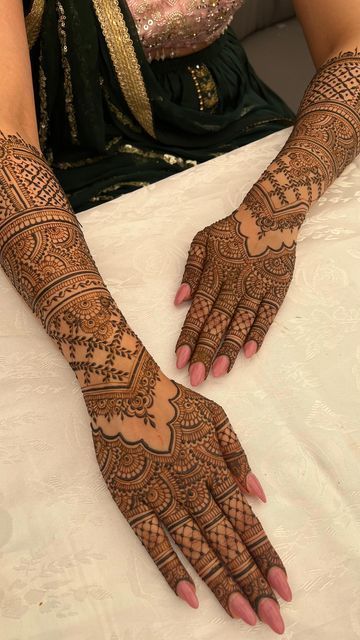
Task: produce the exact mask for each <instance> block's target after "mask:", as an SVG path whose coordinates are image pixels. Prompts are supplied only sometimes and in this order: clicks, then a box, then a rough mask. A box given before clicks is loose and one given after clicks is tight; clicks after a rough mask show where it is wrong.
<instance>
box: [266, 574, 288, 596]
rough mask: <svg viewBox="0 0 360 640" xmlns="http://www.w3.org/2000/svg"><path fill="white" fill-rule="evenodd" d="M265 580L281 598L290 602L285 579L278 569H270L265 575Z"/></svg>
mask: <svg viewBox="0 0 360 640" xmlns="http://www.w3.org/2000/svg"><path fill="white" fill-rule="evenodd" d="M267 579H268V582H269V584H270V585H271V586H272V588H273V589H275V590H276V591H277V592H278V594H279V596H281V598H283V599H284V600H286V602H290V601H291V600H292V593H291V589H290V587H289V583H288V581H287V577H286V575H285V573H284V571H283V570H282V569H280V567H271V569H270V571H269V573H268V575H267Z"/></svg>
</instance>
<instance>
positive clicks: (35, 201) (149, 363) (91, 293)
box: [0, 132, 157, 426]
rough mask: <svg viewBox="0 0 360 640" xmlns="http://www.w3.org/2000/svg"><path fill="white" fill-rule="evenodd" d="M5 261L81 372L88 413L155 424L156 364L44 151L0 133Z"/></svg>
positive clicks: (0, 249) (0, 226) (1, 251)
mask: <svg viewBox="0 0 360 640" xmlns="http://www.w3.org/2000/svg"><path fill="white" fill-rule="evenodd" d="M0 260H1V265H2V267H3V269H4V271H5V273H6V275H7V276H8V278H9V279H10V280H11V282H12V283H13V285H14V286H15V288H16V289H17V291H18V292H19V293H20V295H21V296H22V297H23V299H24V300H25V302H26V303H27V304H28V306H29V307H30V308H31V309H32V311H33V313H34V314H35V315H36V316H37V317H38V318H39V319H40V321H41V322H42V324H43V326H44V328H45V330H46V331H47V333H48V334H49V336H50V337H51V338H52V339H53V340H54V341H55V343H56V344H57V346H58V348H59V349H60V351H61V352H62V354H63V355H64V356H65V358H66V359H67V361H68V362H69V364H70V366H71V367H72V369H73V371H74V372H75V375H76V376H77V378H78V380H79V383H80V385H81V388H82V390H83V394H84V399H85V402H86V404H87V406H88V409H89V411H90V414H91V415H94V413H95V412H96V411H98V412H99V411H100V407H101V410H102V411H103V414H104V415H105V416H106V419H107V420H108V421H109V420H111V417H112V416H113V415H114V412H115V411H116V412H117V414H118V415H120V416H121V417H122V419H123V417H124V416H125V415H136V416H138V417H141V418H142V419H144V420H145V422H147V423H148V424H150V425H151V426H154V420H153V416H152V414H151V412H150V411H149V409H150V407H151V405H152V401H153V395H154V388H155V384H156V381H157V373H156V365H155V363H154V362H153V360H152V358H151V356H150V355H149V354H148V353H147V352H146V350H145V349H144V347H143V345H142V344H141V342H140V340H139V339H138V338H137V336H136V335H135V333H134V332H133V331H132V330H131V329H130V327H129V326H128V324H127V323H126V320H125V318H124V317H123V315H122V314H121V312H120V310H119V308H118V307H117V305H116V303H115V301H114V299H113V298H112V296H111V294H110V292H109V290H108V289H107V287H106V286H105V284H104V282H103V279H102V277H101V275H100V273H99V271H98V269H97V267H96V264H95V262H94V260H93V258H92V256H91V254H90V252H89V249H88V247H87V244H86V241H85V238H84V235H83V232H82V229H81V225H80V223H79V221H78V219H77V217H76V215H75V214H74V212H73V210H72V208H71V205H70V203H69V202H68V200H67V198H66V196H65V194H64V192H63V190H62V188H61V186H60V184H59V183H58V181H57V180H56V178H55V176H54V174H53V172H52V170H51V169H50V167H49V166H48V164H47V162H46V160H45V158H44V156H43V155H42V153H41V152H40V151H39V150H38V149H37V148H36V147H34V146H33V145H31V144H28V143H27V142H26V141H25V140H23V138H22V137H21V136H20V135H18V134H17V135H9V136H6V135H5V134H4V133H2V132H1V137H0ZM119 398H121V401H120V400H119Z"/></svg>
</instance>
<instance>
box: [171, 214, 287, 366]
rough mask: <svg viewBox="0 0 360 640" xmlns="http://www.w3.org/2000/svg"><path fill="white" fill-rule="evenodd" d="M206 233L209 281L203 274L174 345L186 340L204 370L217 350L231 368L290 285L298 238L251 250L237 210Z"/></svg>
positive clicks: (194, 263) (193, 270) (195, 265)
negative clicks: (254, 253)
mask: <svg viewBox="0 0 360 640" xmlns="http://www.w3.org/2000/svg"><path fill="white" fill-rule="evenodd" d="M205 238H206V266H205V267H204V274H206V273H208V272H211V273H212V274H213V277H212V281H211V282H209V277H207V279H206V280H207V281H206V280H205V281H204V280H202V281H201V283H200V285H199V287H198V289H197V290H196V294H195V296H194V299H193V304H192V306H191V308H190V311H189V313H188V315H187V317H186V320H185V323H184V327H183V330H182V332H181V335H180V337H179V340H178V342H177V345H176V349H178V348H179V347H180V346H182V345H184V344H187V345H189V346H190V347H191V349H192V351H193V354H192V358H191V362H203V363H204V364H205V368H206V372H208V371H209V369H210V366H211V364H212V361H213V358H214V356H215V354H216V353H217V355H227V356H228V358H229V360H230V368H231V367H232V366H233V364H234V362H235V359H236V357H237V355H238V353H239V350H240V348H241V346H242V345H243V343H244V341H245V339H246V338H247V339H248V340H249V339H253V340H255V341H256V342H257V344H258V346H259V347H260V345H261V344H262V341H263V339H264V337H265V334H266V331H267V329H268V327H269V326H270V324H271V322H272V321H273V319H274V318H275V315H276V313H277V311H278V309H279V307H280V305H281V303H282V301H283V300H284V298H285V295H286V292H287V290H288V287H289V285H290V281H291V278H292V275H293V271H294V266H295V246H296V243H295V241H294V240H292V241H290V243H289V246H287V245H286V243H284V242H282V243H281V245H280V246H279V247H278V248H277V249H272V248H269V247H266V248H263V247H261V253H259V254H258V255H250V254H249V250H248V247H247V239H248V238H247V236H246V235H244V233H243V230H242V223H241V221H239V220H238V211H234V212H233V213H232V214H231V215H230V216H228V217H227V218H225V219H223V220H220V221H219V222H217V223H215V224H213V225H211V226H210V227H207V229H205V230H204V232H202V235H201V237H200V239H201V241H202V242H203V241H204V240H205ZM198 246H199V236H198V237H197V238H196V247H198ZM196 247H195V249H194V250H193V251H192V252H190V257H189V261H188V264H187V269H190V274H193V275H192V277H190V278H188V277H187V276H184V280H186V281H187V282H189V280H190V281H191V284H193V282H194V274H197V273H200V264H199V258H198V256H199V254H200V255H201V252H200V251H199V250H198V249H197V248H196ZM195 277H196V276H195ZM214 283H216V286H215V287H214ZM224 336H226V337H225V339H224V340H223V338H224Z"/></svg>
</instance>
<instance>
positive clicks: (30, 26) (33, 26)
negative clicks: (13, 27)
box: [25, 0, 45, 49]
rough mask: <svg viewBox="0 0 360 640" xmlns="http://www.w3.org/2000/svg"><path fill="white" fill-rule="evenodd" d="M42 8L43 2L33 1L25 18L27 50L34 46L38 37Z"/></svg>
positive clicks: (43, 0)
mask: <svg viewBox="0 0 360 640" xmlns="http://www.w3.org/2000/svg"><path fill="white" fill-rule="evenodd" d="M44 7H45V0H34V1H33V3H32V7H31V9H30V11H29V13H28V14H27V16H25V27H26V35H27V39H28V44H29V49H31V48H32V47H33V46H34V44H35V42H36V40H37V39H38V37H39V33H40V29H41V22H42V17H43V13H44Z"/></svg>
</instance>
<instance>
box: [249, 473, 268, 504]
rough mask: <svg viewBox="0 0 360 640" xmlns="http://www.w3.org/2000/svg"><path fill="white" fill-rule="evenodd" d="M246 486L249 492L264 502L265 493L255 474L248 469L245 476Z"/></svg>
mask: <svg viewBox="0 0 360 640" xmlns="http://www.w3.org/2000/svg"><path fill="white" fill-rule="evenodd" d="M246 487H247V490H248V492H249V493H252V494H253V495H255V496H257V497H258V498H260V500H262V501H263V502H266V495H265V492H264V489H263V488H262V486H261V484H260V482H259V480H258V479H257V477H256V475H255V474H254V473H252V471H250V473H248V474H247V476H246Z"/></svg>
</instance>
